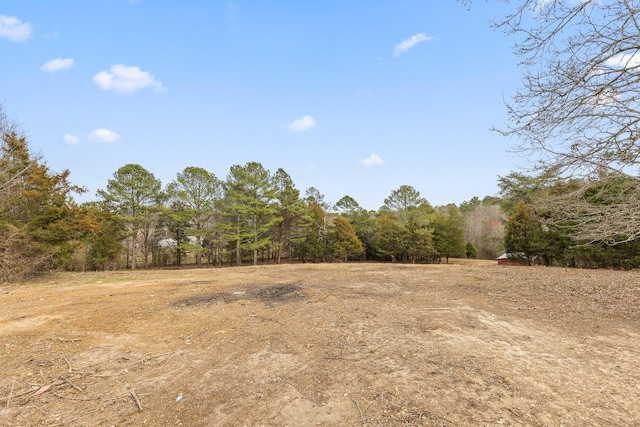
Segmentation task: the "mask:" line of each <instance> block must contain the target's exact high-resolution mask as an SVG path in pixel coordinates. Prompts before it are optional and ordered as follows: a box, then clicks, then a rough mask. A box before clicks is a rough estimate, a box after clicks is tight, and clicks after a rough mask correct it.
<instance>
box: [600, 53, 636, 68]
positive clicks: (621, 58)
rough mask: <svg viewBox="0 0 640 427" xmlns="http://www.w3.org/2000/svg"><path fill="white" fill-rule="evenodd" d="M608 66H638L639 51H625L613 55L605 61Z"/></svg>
mask: <svg viewBox="0 0 640 427" xmlns="http://www.w3.org/2000/svg"><path fill="white" fill-rule="evenodd" d="M605 63H606V64H607V65H608V66H610V67H620V68H633V67H638V66H640V53H637V52H636V53H626V54H621V55H616V56H613V57H611V58H609V59H607V60H606V62H605Z"/></svg>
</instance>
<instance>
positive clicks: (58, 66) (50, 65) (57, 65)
mask: <svg viewBox="0 0 640 427" xmlns="http://www.w3.org/2000/svg"><path fill="white" fill-rule="evenodd" d="M71 67H73V59H72V58H64V59H63V58H57V59H52V60H51V61H47V62H45V63H44V65H43V66H42V67H40V70H42V71H47V72H49V73H55V72H56V71H60V70H68V69H69V68H71Z"/></svg>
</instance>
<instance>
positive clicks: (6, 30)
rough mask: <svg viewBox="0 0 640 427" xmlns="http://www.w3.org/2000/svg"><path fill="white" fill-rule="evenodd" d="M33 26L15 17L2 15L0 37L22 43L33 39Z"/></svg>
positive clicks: (0, 16) (0, 18) (0, 17)
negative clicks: (30, 38)
mask: <svg viewBox="0 0 640 427" xmlns="http://www.w3.org/2000/svg"><path fill="white" fill-rule="evenodd" d="M32 32H33V30H32V28H31V24H30V23H28V22H22V21H21V20H19V19H18V18H16V17H15V16H6V15H0V37H2V38H5V39H9V40H11V41H14V42H21V41H24V40H27V39H28V38H29V37H31V34H32Z"/></svg>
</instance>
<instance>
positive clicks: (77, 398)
mask: <svg viewBox="0 0 640 427" xmlns="http://www.w3.org/2000/svg"><path fill="white" fill-rule="evenodd" d="M53 395H54V396H56V397H59V398H60V399H67V400H82V401H88V400H99V399H100V398H99V397H70V396H64V395H62V394H58V393H53Z"/></svg>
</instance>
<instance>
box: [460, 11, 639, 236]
mask: <svg viewBox="0 0 640 427" xmlns="http://www.w3.org/2000/svg"><path fill="white" fill-rule="evenodd" d="M465 3H470V2H469V1H466V2H465ZM512 3H513V4H515V5H516V8H515V11H514V12H513V13H511V14H510V15H508V16H506V17H505V18H504V19H502V20H500V21H498V22H496V26H497V27H498V28H501V29H503V30H504V31H505V32H506V33H507V34H510V35H512V36H514V38H515V40H516V45H515V52H516V54H517V55H519V57H520V58H521V59H522V66H523V69H524V76H523V81H522V87H521V88H520V89H519V90H518V91H517V93H516V95H515V96H514V97H513V99H512V100H511V101H510V102H508V105H507V108H508V114H509V123H508V125H507V127H506V129H501V130H500V132H502V133H503V134H504V135H507V136H510V137H514V138H515V139H516V140H517V141H519V142H518V143H517V145H516V147H515V148H516V150H517V151H519V152H520V153H522V154H524V155H526V156H527V157H528V158H529V159H530V160H531V161H532V163H533V166H534V168H535V170H537V171H538V172H541V173H546V174H549V173H550V172H551V174H552V175H554V176H556V177H561V178H574V179H575V178H577V179H579V180H580V181H581V182H582V183H583V185H582V186H581V187H580V188H578V189H575V190H574V191H571V192H568V193H565V194H562V195H559V196H557V197H555V198H554V199H553V200H547V201H546V202H551V203H547V206H546V208H554V209H555V208H558V207H561V208H562V209H561V210H560V211H559V212H558V215H556V216H555V218H556V219H558V220H559V221H560V222H562V221H564V222H565V223H566V222H567V221H573V222H575V223H578V224H580V227H574V236H575V237H576V238H578V239H581V240H586V241H594V242H595V241H601V242H606V243H608V244H615V243H618V242H622V241H627V240H629V239H634V238H636V237H638V236H640V205H639V204H638V203H637V202H635V201H637V200H638V196H639V195H640V178H639V176H638V166H639V164H638V160H639V156H640V144H638V138H639V137H640V126H639V124H640V1H638V0H581V1H569V0H521V1H519V2H512ZM621 178H622V179H623V181H620V179H621ZM609 181H614V182H615V186H619V185H621V183H622V182H623V183H624V185H623V188H621V190H622V192H620V193H619V194H618V195H617V196H615V197H612V196H611V195H610V194H609V193H607V192H606V191H605V193H602V194H600V196H602V197H605V198H608V200H607V203H599V204H594V203H592V199H593V197H592V196H593V194H592V193H593V191H594V190H595V191H600V190H606V189H607V188H610V185H609V184H607V183H608V182H609ZM573 182H575V180H574V181H573ZM600 196H599V197H600ZM590 198H591V199H590Z"/></svg>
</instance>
